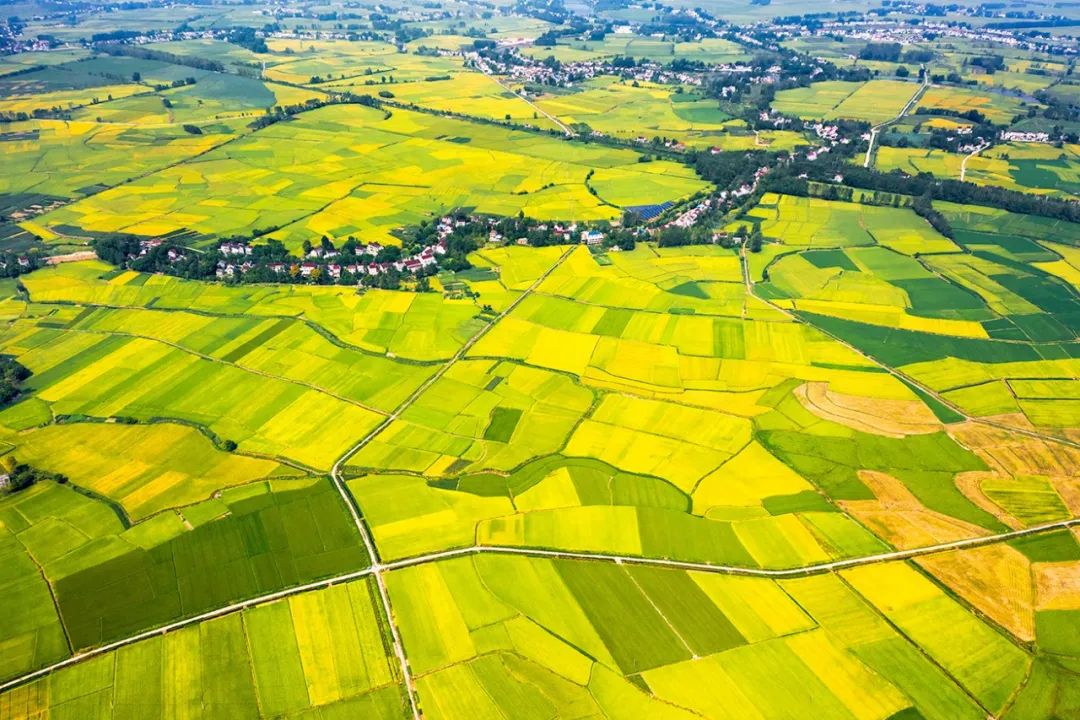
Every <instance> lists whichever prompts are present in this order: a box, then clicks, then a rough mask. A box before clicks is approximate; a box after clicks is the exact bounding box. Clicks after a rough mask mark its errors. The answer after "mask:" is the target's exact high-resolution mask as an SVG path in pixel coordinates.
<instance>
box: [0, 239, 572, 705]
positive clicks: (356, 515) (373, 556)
mask: <svg viewBox="0 0 1080 720" xmlns="http://www.w3.org/2000/svg"><path fill="white" fill-rule="evenodd" d="M573 250H574V248H573V247H571V248H569V249H568V250H566V252H564V253H563V254H562V255H561V256H560V257H559V259H558V260H557V261H555V263H554V264H552V266H551V267H550V268H548V269H547V270H546V271H545V272H544V273H543V274H542V275H541V276H540V277H539V278H537V279H536V281H535V282H534V283H533V284H532V285H530V286H529V287H528V288H527V289H526V290H525V291H524V292H522V293H521V294H520V295H519V296H518V297H516V298H514V300H513V302H511V303H510V304H509V305H507V306H506V308H505V309H504V310H503V311H502V312H500V313H499V314H498V315H496V316H495V317H494V318H492V319H491V321H490V322H489V323H487V324H485V325H484V326H483V327H482V328H480V330H478V331H477V332H476V334H474V335H473V336H472V337H471V338H469V339H468V340H467V341H466V342H465V343H464V344H463V345H462V346H461V347H460V348H459V349H458V351H457V352H456V353H454V355H453V356H452V357H451V358H450V359H449V360H447V361H446V362H445V363H443V365H442V367H440V368H439V369H438V370H437V371H436V372H435V373H434V374H433V375H432V376H431V377H429V378H428V379H427V380H426V381H425V382H424V383H423V384H422V385H421V386H420V387H418V388H416V390H415V391H413V393H412V394H411V395H410V396H409V397H407V398H405V400H404V401H403V402H402V403H401V404H400V405H398V406H397V408H395V409H394V412H392V413H391V414H390V415H388V416H387V417H386V419H384V420H383V421H382V422H381V423H379V425H378V427H376V428H375V429H374V430H372V431H371V432H370V433H368V434H367V435H365V436H364V437H363V438H362V439H361V440H360V442H358V443H356V444H355V445H353V446H352V447H351V448H349V449H348V450H347V451H345V453H344V454H343V455H342V456H341V457H340V458H338V460H337V462H335V463H334V467H333V469H331V471H330V478H331V479H332V480H333V482H334V486H335V487H336V488H337V490H338V493H339V494H340V495H341V499H342V500H343V501H344V502H345V505H346V507H348V508H349V513H350V514H351V515H352V519H353V523H354V524H355V525H356V529H357V531H358V532H359V533H360V538H361V539H362V540H363V542H364V547H365V549H366V550H367V553H368V557H369V559H370V562H371V574H372V575H373V576H374V577H375V584H376V585H377V586H378V589H379V598H380V599H381V601H382V609H383V612H384V613H385V614H386V621H387V624H388V625H389V627H390V635H391V638H392V640H393V644H394V653H395V654H396V655H397V657H398V662H399V664H400V665H401V676H402V679H403V681H404V683H405V692H406V694H407V695H408V696H409V705H410V707H411V709H412V714H413V718H415V720H420V717H421V716H420V707H419V705H418V704H417V702H416V693H415V688H414V687H413V680H412V675H411V673H410V670H409V662H408V660H407V659H406V657H405V647H404V645H403V644H402V642H401V635H400V633H399V632H398V629H397V624H396V623H395V622H394V613H393V609H392V607H391V605H390V594H389V593H388V592H387V590H386V582H385V581H384V580H383V573H382V570H383V566H382V565H380V563H379V554H378V550H377V549H376V548H375V542H374V541H373V540H372V538H371V534H370V533H369V532H368V529H367V525H366V524H365V523H364V520H363V519H362V518H361V516H360V509H359V506H358V505H357V504H356V499H355V498H353V496H352V494H351V493H350V492H349V489H348V488H347V487H346V485H345V478H344V477H343V476H342V472H341V470H342V468H343V467H344V466H345V463H346V462H348V460H349V458H351V457H352V456H353V455H355V454H356V453H358V452H360V450H361V449H363V448H364V447H365V446H367V445H368V444H369V443H370V442H371V441H372V440H374V439H375V438H376V437H378V435H379V434H380V433H381V432H382V431H383V430H385V429H386V428H387V427H389V426H390V424H391V423H393V422H394V421H395V420H397V418H398V417H400V416H401V414H402V413H403V412H405V411H406V410H407V409H409V407H410V406H411V405H412V404H413V403H414V402H416V400H417V399H418V398H419V397H420V396H421V395H423V394H424V393H425V392H426V391H427V390H428V389H429V388H430V387H431V386H432V385H434V384H435V383H436V382H438V381H439V379H440V378H441V377H442V376H443V375H445V374H446V373H447V371H449V370H450V368H452V367H453V366H454V365H455V364H456V363H457V362H458V361H459V360H461V358H463V357H465V355H466V354H467V353H468V352H469V350H471V349H472V347H473V346H474V345H475V344H476V343H477V342H479V341H480V339H481V338H482V337H484V335H486V334H487V333H488V331H489V330H491V328H493V327H495V325H496V324H498V322H499V321H500V320H502V319H503V318H504V317H506V316H507V315H509V314H510V313H511V312H513V310H514V308H516V307H517V306H518V305H519V304H520V303H521V301H522V300H524V299H525V298H526V297H528V296H529V295H530V294H531V293H532V292H533V291H534V290H535V289H536V288H538V287H540V284H541V283H543V282H544V280H546V279H547V278H548V276H550V275H551V273H553V272H555V270H556V269H558V267H559V266H560V265H562V264H563V262H564V261H565V260H566V259H567V258H568V257H570V254H571V253H572V252H573ZM0 689H2V688H0Z"/></svg>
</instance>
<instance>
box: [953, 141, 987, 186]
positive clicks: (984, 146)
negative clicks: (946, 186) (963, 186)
mask: <svg viewBox="0 0 1080 720" xmlns="http://www.w3.org/2000/svg"><path fill="white" fill-rule="evenodd" d="M988 147H990V144H989V143H980V144H979V147H977V148H975V149H974V150H972V151H971V152H970V153H968V154H967V155H965V156H964V159H963V160H962V161H961V162H960V182H964V178H965V177H966V176H967V164H968V160H970V159H971V158H973V157H975V156H976V155H978V154H979V153H981V152H982V151H983V150H985V149H987V148H988Z"/></svg>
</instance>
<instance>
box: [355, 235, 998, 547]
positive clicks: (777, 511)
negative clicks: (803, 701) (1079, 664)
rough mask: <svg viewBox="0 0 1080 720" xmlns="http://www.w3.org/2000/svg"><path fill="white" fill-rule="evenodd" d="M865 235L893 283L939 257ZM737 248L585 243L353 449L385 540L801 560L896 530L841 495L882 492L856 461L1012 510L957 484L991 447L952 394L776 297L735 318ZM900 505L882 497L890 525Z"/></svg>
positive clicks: (986, 517) (911, 486)
mask: <svg viewBox="0 0 1080 720" xmlns="http://www.w3.org/2000/svg"><path fill="white" fill-rule="evenodd" d="M821 252H824V251H821ZM837 254H838V256H839V258H841V259H843V260H844V261H845V262H847V263H848V264H851V263H852V261H851V260H849V259H847V258H846V256H844V255H843V254H842V253H837ZM789 257H798V256H789ZM857 257H858V258H859V260H858V261H859V262H860V263H863V264H864V265H865V266H867V267H868V268H870V267H873V266H875V265H888V264H889V262H891V261H893V260H894V259H895V261H897V262H896V263H894V265H897V266H896V267H894V272H893V274H892V275H891V276H890V277H891V278H892V280H893V281H894V282H896V283H897V285H895V286H891V285H888V284H887V283H885V282H884V281H880V282H881V284H882V286H883V287H893V289H894V292H895V293H896V294H897V296H898V297H902V298H904V297H906V294H905V293H906V291H905V290H903V289H901V286H902V285H903V283H904V282H905V281H907V280H910V281H912V282H916V281H918V280H920V279H921V280H925V279H926V278H927V277H936V276H931V275H930V274H929V273H927V272H926V271H925V270H922V269H921V266H919V265H918V264H917V263H916V262H915V261H914V260H912V259H910V258H906V257H905V256H903V255H899V254H897V253H894V252H892V251H888V250H885V249H882V248H866V249H865V250H864V249H859V254H858V255H857ZM736 260H737V259H736V258H735V257H734V256H733V255H732V254H731V253H730V252H729V251H726V250H723V249H722V248H681V249H680V248H676V249H660V250H656V249H653V248H647V247H639V248H637V249H635V250H634V251H632V252H622V253H613V254H612V258H611V263H610V264H608V265H599V264H597V263H596V262H595V261H594V260H593V259H592V257H591V255H590V254H589V253H588V252H587V251H585V250H584V249H579V250H577V251H575V252H574V253H572V254H571V255H570V256H569V258H568V259H567V260H566V261H565V262H564V263H563V264H562V265H560V266H559V267H558V268H557V269H556V270H555V271H554V272H553V273H552V274H551V275H550V276H549V277H547V278H546V279H545V280H544V282H543V283H541V285H540V286H539V287H538V288H537V289H536V291H535V292H534V293H533V294H531V295H530V296H529V297H527V298H525V299H524V300H523V301H522V302H521V303H520V304H519V305H518V306H517V307H516V308H515V309H514V311H513V312H512V313H511V314H510V315H509V316H508V317H506V318H504V319H503V320H501V321H499V322H498V323H497V324H496V325H495V327H494V328H493V329H492V330H491V331H490V332H489V333H488V334H487V335H485V336H484V337H483V338H482V339H481V340H480V342H478V343H477V344H476V345H475V346H474V347H473V348H472V349H471V351H470V353H469V354H468V359H466V360H464V361H462V362H461V363H459V364H457V365H455V366H454V367H453V368H452V369H451V372H450V373H449V374H448V375H447V377H445V378H443V379H442V380H440V381H439V382H438V383H436V385H434V386H433V387H432V388H431V389H429V390H428V391H426V392H425V393H424V394H423V395H421V397H420V399H419V400H418V402H417V403H416V404H415V405H414V406H413V407H411V408H409V410H407V411H406V412H405V413H404V414H403V416H402V417H401V418H400V419H398V420H396V421H395V422H394V423H393V424H392V425H391V426H390V427H389V428H388V429H387V431H386V432H385V433H383V434H382V435H380V436H378V437H377V438H375V439H374V440H373V441H372V442H371V443H370V444H369V445H368V446H366V447H365V448H364V449H363V450H362V451H361V452H360V453H359V454H358V455H357V456H356V457H354V458H353V459H352V460H351V461H350V466H349V468H348V472H349V473H350V476H351V477H352V479H351V480H350V483H349V485H350V489H351V490H352V492H353V493H354V495H355V497H356V498H357V500H358V502H359V504H360V506H361V508H362V509H363V512H364V515H365V517H366V518H367V519H368V522H369V523H370V526H371V528H372V531H373V533H374V536H375V538H376V541H377V542H378V544H379V547H380V550H381V552H383V553H384V554H385V556H386V557H392V558H397V557H406V556H410V555H419V554H422V553H424V552H434V551H437V550H440V549H445V548H447V547H460V546H467V545H470V544H473V543H480V544H489V545H503V546H506V545H509V546H532V547H537V546H538V547H546V548H567V549H574V550H583V551H595V552H604V551H618V552H624V553H627V554H633V555H645V556H656V557H678V558H682V559H694V560H707V561H713V562H725V563H734V564H744V565H759V566H764V567H793V566H798V565H802V564H806V563H808V562H820V561H824V560H827V559H829V558H832V557H845V556H851V555H857V554H860V553H872V552H877V551H881V550H882V549H883V548H884V547H885V545H884V544H882V543H881V542H880V541H878V540H877V539H876V538H874V537H873V536H872V535H871V534H870V533H868V532H866V530H864V529H863V528H861V527H859V526H858V525H857V524H856V523H855V522H853V521H852V520H851V518H850V517H849V516H848V515H846V514H845V513H844V512H842V508H841V507H839V506H838V505H837V504H836V502H837V501H841V503H843V502H848V501H852V502H854V501H867V502H872V501H874V500H875V498H877V497H878V496H877V495H876V494H875V492H874V489H873V487H872V486H871V484H869V483H868V482H864V481H863V479H862V478H861V476H860V473H862V472H863V471H884V472H895V473H897V476H898V478H899V480H897V481H896V482H897V484H898V485H899V486H900V487H901V488H904V490H905V492H909V493H914V495H915V496H916V497H917V500H915V501H914V502H915V504H917V505H918V506H919V508H922V510H920V512H925V513H927V514H933V513H937V515H935V517H938V516H940V517H941V518H942V519H943V522H946V523H948V522H952V523H956V524H957V525H962V524H963V523H967V526H965V527H966V529H965V534H964V536H965V537H969V536H971V535H977V534H982V533H985V532H986V531H985V530H984V529H983V528H984V527H990V528H994V529H997V528H999V527H1001V526H1000V524H999V523H998V521H997V520H996V518H995V517H994V516H993V515H992V514H990V513H987V512H985V511H983V510H981V509H980V508H979V507H978V506H976V505H974V504H972V502H971V501H970V500H968V499H967V498H966V497H965V496H964V495H963V494H962V493H961V491H960V490H959V489H958V488H957V486H956V485H955V482H956V480H955V478H956V476H957V475H958V474H959V473H963V472H971V471H981V470H985V469H986V465H985V464H984V463H983V461H982V460H980V458H979V457H977V456H975V455H973V454H971V453H968V452H967V451H965V450H964V449H963V448H962V447H961V446H959V445H957V444H955V443H954V441H953V440H952V439H950V438H949V437H948V436H947V435H945V434H944V433H943V432H942V431H941V430H942V420H941V419H940V418H939V417H938V415H937V414H936V413H937V412H938V411H939V410H940V408H938V409H937V410H935V409H933V408H932V407H928V406H927V405H925V404H924V401H925V397H924V396H920V395H916V394H915V393H913V392H912V390H911V389H909V388H908V387H907V386H905V385H904V384H903V383H901V382H900V381H898V380H896V379H895V378H894V377H892V376H890V375H887V374H885V373H882V372H880V371H879V370H878V369H876V368H875V367H873V366H871V365H870V364H869V363H868V362H867V361H866V360H865V359H863V358H860V357H859V356H858V355H857V354H855V353H851V352H849V351H848V350H847V349H846V348H844V347H843V346H841V345H839V344H835V343H833V342H832V341H830V340H828V339H827V338H826V337H824V336H820V335H817V334H816V333H815V331H814V330H812V329H811V328H809V327H807V326H806V325H802V324H797V323H792V322H790V321H787V319H786V318H785V317H784V316H783V315H781V314H779V313H776V312H775V311H767V310H766V306H764V305H760V306H755V305H746V306H745V307H746V311H747V312H749V313H751V317H753V316H754V315H758V316H760V318H761V319H753V320H751V319H745V320H744V319H742V318H741V317H740V315H741V313H742V312H743V307H744V305H743V303H744V302H745V301H746V298H745V289H744V286H743V284H742V283H741V282H739V276H740V272H739V268H738V265H737V263H736V262H735V261H736ZM786 260H787V258H785V259H784V260H783V261H786ZM783 261H781V262H783ZM822 264H823V265H825V263H822ZM808 265H809V264H808ZM851 266H852V267H854V265H851ZM811 267H813V266H811ZM916 271H917V272H916ZM868 287H870V286H868ZM724 288H726V289H724ZM721 289H724V290H723V291H722V292H721ZM931 289H932V288H928V289H927V293H926V297H925V299H923V298H922V297H921V302H923V303H929V302H930V298H931V295H930V290H931ZM950 289H952V288H951V286H949V285H948V284H945V283H944V282H942V287H941V288H938V292H939V293H940V292H943V291H949V290H950ZM956 292H960V291H959V290H956ZM572 298H573V299H572ZM736 299H737V301H738V303H739V304H737V305H732V304H731V301H732V300H736ZM940 302H941V303H942V307H943V308H944V307H945V306H947V305H949V303H950V302H952V301H951V300H950V299H949V297H948V293H947V292H946V296H945V297H944V299H942V300H940ZM930 304H932V303H930ZM927 322H942V323H946V325H947V323H948V322H954V323H957V324H958V325H960V324H962V323H970V324H971V326H972V327H973V328H975V329H976V330H977V329H981V326H980V325H979V324H978V323H977V322H974V321H970V320H959V319H954V320H951V321H949V320H937V319H931V318H927ZM965 327H966V326H965ZM549 348H550V349H549ZM555 348H557V350H556V349H555ZM496 359H503V361H502V362H497V360H496ZM511 368H514V369H513V370H512V371H511V370H510V369H511ZM536 368H547V369H548V370H549V371H553V373H552V374H549V373H545V372H541V371H540V370H538V369H536ZM482 369H486V372H483V373H478V371H479V370H482ZM525 371H527V372H525ZM566 374H571V375H573V376H576V377H577V378H578V380H577V381H576V382H574V381H570V380H566V379H565V377H566ZM515 375H517V376H519V377H517V378H515ZM500 376H506V377H507V378H509V380H510V381H511V382H510V384H509V386H508V382H507V380H505V379H500ZM532 378H535V380H533V379H532ZM526 380H528V381H529V382H530V383H536V382H539V381H541V380H543V382H545V383H547V385H548V387H549V388H550V389H549V390H548V391H547V392H546V393H533V394H536V395H538V396H541V397H545V398H550V400H548V401H547V402H548V404H549V407H544V404H543V403H535V402H534V401H532V400H528V399H526V398H518V397H515V395H513V394H510V391H511V390H514V383H515V382H516V383H517V385H518V387H519V388H521V387H529V386H535V385H534V384H533V385H522V384H521V383H522V382H523V381H526ZM451 381H452V382H451ZM579 383H580V384H579ZM582 386H584V387H582ZM479 388H483V389H484V392H478V389H479ZM586 388H587V389H588V390H589V391H591V396H592V397H594V398H595V399H593V400H590V393H589V392H587V391H586ZM571 391H572V392H571ZM528 394H530V393H528V392H526V395H528ZM573 397H576V398H577V400H576V404H575V405H573V406H571V405H569V404H567V401H568V400H569V399H570V398H573ZM563 398H566V399H563ZM556 403H562V404H561V405H559V404H556ZM571 407H572V408H573V411H572V412H570V409H571ZM541 417H544V418H545V423H546V424H545V425H544V426H543V428H544V429H543V430H542V431H541V430H539V429H535V428H537V427H538V426H537V425H535V423H536V422H537V420H538V419H539V418H541ZM946 417H949V416H947V415H946ZM530 424H532V427H533V428H534V429H528V428H529V427H530ZM691 428H692V429H693V430H690V429H691ZM502 442H509V444H510V445H509V448H507V447H505V446H504V445H503V444H501V443H502ZM515 446H516V447H515ZM912 458H918V459H919V460H918V461H912ZM412 473H419V475H414V474H412ZM858 509H859V510H860V512H861V511H862V508H861V506H860V508H858ZM903 517H904V514H903V513H892V512H891V511H889V510H888V509H887V508H886V509H885V510H884V511H883V513H882V518H881V523H883V525H880V526H879V527H880V528H886V529H887V528H891V527H893V526H894V525H895V523H896V522H899V521H901V519H902V518H903ZM890 523H892V525H890ZM881 531H882V532H883V534H884V535H885V536H886V537H889V538H890V539H891V540H892V539H895V538H894V536H893V535H891V534H890V532H888V531H886V530H881Z"/></svg>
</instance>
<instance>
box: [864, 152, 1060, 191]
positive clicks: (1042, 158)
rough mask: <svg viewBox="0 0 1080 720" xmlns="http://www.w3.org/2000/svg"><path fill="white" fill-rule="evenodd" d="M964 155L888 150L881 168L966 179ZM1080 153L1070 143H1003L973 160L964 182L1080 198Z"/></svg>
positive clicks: (881, 154)
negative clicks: (962, 170) (1062, 146)
mask: <svg viewBox="0 0 1080 720" xmlns="http://www.w3.org/2000/svg"><path fill="white" fill-rule="evenodd" d="M963 159H964V156H963V155H958V154H956V153H949V152H945V151H943V150H922V149H915V148H894V147H882V148H879V149H878V150H877V155H876V160H875V167H877V168H878V169H879V170H881V171H883V172H888V171H891V170H903V171H904V172H906V173H908V174H918V173H920V172H928V173H932V174H934V175H937V176H938V177H943V178H951V179H953V180H958V179H959V178H960V164H961V162H963ZM1078 170H1080V155H1078V154H1077V148H1076V146H1073V145H1067V146H1065V147H1064V148H1061V149H1059V148H1054V147H1052V146H1049V145H1038V144H1019V143H1008V144H1005V145H997V146H994V147H992V148H990V149H988V150H985V151H983V152H982V153H981V154H979V155H976V156H974V157H971V158H969V159H968V160H967V171H966V173H965V175H964V179H965V180H966V181H968V182H972V183H975V184H977V185H993V186H996V187H1003V188H1006V189H1008V190H1018V191H1020V192H1028V193H1034V194H1039V195H1043V194H1045V195H1056V196H1067V197H1072V196H1076V195H1077V193H1080V176H1078V174H1077V173H1078Z"/></svg>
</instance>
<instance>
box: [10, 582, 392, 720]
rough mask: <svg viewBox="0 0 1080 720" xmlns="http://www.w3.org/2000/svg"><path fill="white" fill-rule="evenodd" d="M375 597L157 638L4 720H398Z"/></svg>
mask: <svg viewBox="0 0 1080 720" xmlns="http://www.w3.org/2000/svg"><path fill="white" fill-rule="evenodd" d="M374 592H375V591H374V589H373V588H372V587H370V586H369V585H368V582H367V581H355V582H352V583H349V584H347V585H340V586H334V587H332V588H329V589H326V590H317V591H313V592H310V593H306V594H303V595H297V596H294V597H292V598H289V599H288V600H280V601H277V602H274V603H270V604H267V605H260V606H257V607H255V608H252V609H248V610H245V611H244V612H243V613H237V614H234V615H229V616H226V617H222V618H217V619H214V620H209V621H207V622H204V623H201V624H199V625H194V626H189V627H185V628H183V629H181V630H178V631H176V632H173V633H169V634H168V635H164V636H160V637H153V638H150V639H147V640H143V641H141V642H138V643H135V644H133V645H129V646H127V647H124V648H121V649H119V650H114V651H112V652H110V653H108V654H105V655H102V656H100V657H97V658H94V659H92V660H89V661H87V662H85V663H83V664H80V665H76V666H74V667H71V668H68V669H65V670H61V671H59V672H57V673H55V674H53V675H51V676H49V677H47V678H45V679H42V680H39V681H37V682H35V683H32V684H30V685H26V686H24V687H20V688H18V689H16V690H14V691H12V692H10V693H8V694H7V695H5V696H4V697H3V699H2V700H0V703H2V704H0V714H2V715H3V717H5V718H29V717H37V716H38V714H39V713H45V714H47V715H48V716H49V717H72V718H74V717H94V718H116V719H117V720H119V719H120V718H130V717H139V718H169V717H211V716H218V717H225V716H227V717H231V718H258V717H282V718H301V717H304V718H306V717H311V716H312V713H326V715H317V716H322V717H328V716H329V717H344V716H352V717H357V716H362V717H365V718H387V719H390V718H398V717H401V716H402V712H403V709H404V705H405V703H406V702H407V701H406V700H405V698H404V696H403V694H402V689H401V686H400V684H399V679H398V677H397V672H398V671H397V666H396V664H395V663H394V662H393V661H392V660H390V659H389V658H388V655H389V654H390V653H389V651H388V650H387V642H388V640H387V638H386V635H387V631H386V627H385V620H384V619H383V618H381V617H380V616H379V614H378V613H379V610H378V609H377V608H378V605H377V601H376V600H374V599H373V593H374Z"/></svg>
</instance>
